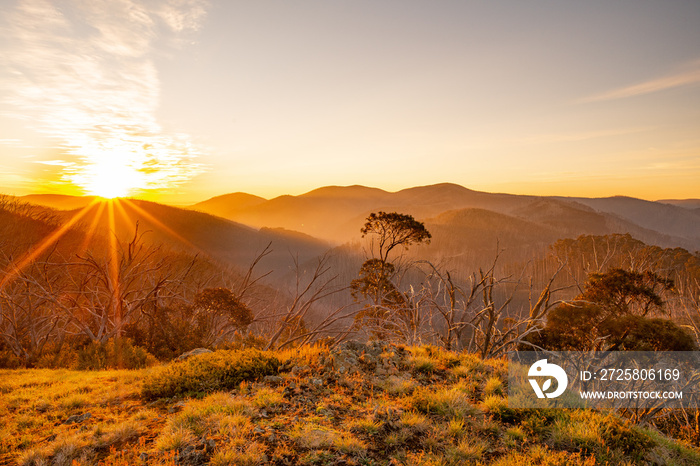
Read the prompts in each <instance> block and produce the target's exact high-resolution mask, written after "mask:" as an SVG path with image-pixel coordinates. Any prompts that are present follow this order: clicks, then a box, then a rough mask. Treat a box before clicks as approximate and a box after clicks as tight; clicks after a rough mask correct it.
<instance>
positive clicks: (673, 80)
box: [578, 60, 700, 103]
mask: <svg viewBox="0 0 700 466" xmlns="http://www.w3.org/2000/svg"><path fill="white" fill-rule="evenodd" d="M698 83H700V60H698V61H694V62H692V63H689V64H687V65H686V66H684V67H683V69H682V70H680V71H678V72H676V73H674V74H669V75H667V76H664V77H661V78H657V79H652V80H649V81H644V82H642V83H638V84H633V85H631V86H625V87H621V88H618V89H613V90H611V91H608V92H603V93H601V94H596V95H593V96H589V97H585V98H583V99H580V100H579V101H578V102H579V103H587V102H600V101H605V100H616V99H624V98H627V97H635V96H639V95H644V94H651V93H653V92H659V91H663V90H666V89H673V88H676V87H682V86H691V85H694V84H698Z"/></svg>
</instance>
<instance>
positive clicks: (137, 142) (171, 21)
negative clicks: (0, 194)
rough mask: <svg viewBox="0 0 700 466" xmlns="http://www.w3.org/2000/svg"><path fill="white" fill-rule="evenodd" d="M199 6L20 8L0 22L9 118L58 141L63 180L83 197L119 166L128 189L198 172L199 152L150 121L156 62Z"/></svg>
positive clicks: (166, 1)
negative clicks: (130, 184)
mask: <svg viewBox="0 0 700 466" xmlns="http://www.w3.org/2000/svg"><path fill="white" fill-rule="evenodd" d="M205 7H206V3H205V2H203V1H201V0H159V1H138V0H91V1H89V2H84V1H80V0H73V1H65V2H50V1H46V0H22V1H20V2H18V4H17V6H16V7H15V8H14V9H13V10H12V11H10V12H8V13H7V14H5V15H4V16H5V20H4V24H3V26H2V32H3V36H4V37H7V38H9V40H7V41H5V44H4V45H3V46H2V48H3V50H2V51H3V52H4V53H3V55H4V57H3V62H4V63H3V66H4V67H5V68H6V70H7V72H6V77H3V79H2V82H1V83H0V86H1V87H2V88H3V94H4V95H5V96H6V97H5V103H6V104H8V105H5V107H6V108H9V109H10V110H8V111H6V114H9V115H10V116H14V117H16V118H21V119H23V120H25V121H26V123H27V125H29V126H31V127H33V128H34V129H35V130H37V131H39V132H41V133H43V134H45V135H48V136H51V137H52V138H55V140H56V141H57V145H58V146H59V147H60V148H61V149H63V153H64V155H65V156H68V157H72V158H73V160H75V163H71V164H67V165H65V169H64V171H63V177H64V180H65V181H67V182H71V183H73V184H78V185H80V186H82V187H83V188H85V189H87V190H89V189H90V186H91V185H93V184H95V183H99V182H100V180H99V178H100V177H101V176H104V173H100V170H99V167H104V166H105V164H112V165H114V164H118V165H120V166H123V167H127V169H128V170H129V171H130V173H132V174H133V175H134V183H135V184H136V186H134V188H141V189H162V188H168V187H172V186H176V185H178V184H180V183H182V182H184V181H186V180H188V179H190V178H191V177H192V176H193V175H194V174H196V173H197V172H198V171H200V168H201V166H200V165H199V164H197V163H196V162H195V158H196V157H197V156H198V155H199V150H198V148H197V147H195V145H194V144H193V143H192V141H191V138H190V137H189V136H188V135H184V134H168V133H167V132H166V131H164V129H163V128H162V127H161V126H160V124H159V123H158V121H157V119H156V116H155V114H156V110H157V108H158V103H159V97H160V80H159V78H158V72H157V69H156V67H155V64H154V59H153V57H154V56H155V55H156V54H157V53H158V52H159V50H161V48H167V47H172V46H177V45H178V44H179V43H180V42H181V40H182V38H183V36H186V35H187V34H191V33H192V31H195V30H196V29H197V28H198V27H199V26H200V25H201V22H202V20H203V18H204V16H205V12H206V8H205Z"/></svg>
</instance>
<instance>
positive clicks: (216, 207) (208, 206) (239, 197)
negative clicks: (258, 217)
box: [190, 193, 267, 218]
mask: <svg viewBox="0 0 700 466" xmlns="http://www.w3.org/2000/svg"><path fill="white" fill-rule="evenodd" d="M266 200H267V199H265V198H262V197H260V196H254V195H252V194H247V193H232V194H224V195H222V196H216V197H212V198H211V199H208V200H206V201H203V202H199V203H197V204H194V205H193V206H190V208H191V209H193V210H198V211H200V212H206V213H208V214H212V215H216V216H218V217H223V218H230V217H232V216H233V215H234V214H236V213H237V212H238V211H240V210H243V209H246V208H248V207H254V206H257V205H259V204H262V203H263V202H265V201H266Z"/></svg>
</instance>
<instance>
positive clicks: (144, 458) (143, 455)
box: [139, 453, 148, 463]
mask: <svg viewBox="0 0 700 466" xmlns="http://www.w3.org/2000/svg"><path fill="white" fill-rule="evenodd" d="M139 460H141V461H142V462H144V463H147V462H148V453H141V454H140V455H139Z"/></svg>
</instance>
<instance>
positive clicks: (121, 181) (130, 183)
mask: <svg viewBox="0 0 700 466" xmlns="http://www.w3.org/2000/svg"><path fill="white" fill-rule="evenodd" d="M74 182H75V183H76V184H78V185H79V186H81V187H82V188H83V189H84V190H85V191H86V192H87V193H88V194H92V195H95V196H99V197H103V198H107V199H113V198H115V197H126V196H129V195H131V194H133V193H134V192H135V191H138V190H141V189H144V188H145V187H146V180H145V177H144V173H143V172H142V171H139V170H138V169H137V168H135V167H134V166H133V165H132V164H129V163H125V161H124V160H123V159H122V158H120V157H116V156H111V157H110V156H105V157H99V158H97V157H93V158H92V160H91V161H90V163H89V164H88V165H87V166H85V167H84V168H83V170H82V173H81V174H80V176H77V177H74Z"/></svg>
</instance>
